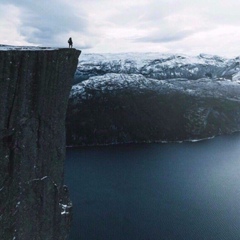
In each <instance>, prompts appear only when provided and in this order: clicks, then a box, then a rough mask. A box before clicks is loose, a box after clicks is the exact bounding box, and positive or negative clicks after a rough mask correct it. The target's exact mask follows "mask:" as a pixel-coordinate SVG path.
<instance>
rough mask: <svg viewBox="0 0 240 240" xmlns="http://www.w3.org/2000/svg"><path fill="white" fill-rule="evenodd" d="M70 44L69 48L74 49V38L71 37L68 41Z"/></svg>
mask: <svg viewBox="0 0 240 240" xmlns="http://www.w3.org/2000/svg"><path fill="white" fill-rule="evenodd" d="M68 44H69V48H72V46H73V41H72V38H71V37H70V38H69V39H68Z"/></svg>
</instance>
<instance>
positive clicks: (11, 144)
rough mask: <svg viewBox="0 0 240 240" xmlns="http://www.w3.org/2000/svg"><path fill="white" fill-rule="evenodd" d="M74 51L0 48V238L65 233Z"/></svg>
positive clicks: (58, 238) (55, 236)
mask: <svg viewBox="0 0 240 240" xmlns="http://www.w3.org/2000/svg"><path fill="white" fill-rule="evenodd" d="M79 54H80V51H78V50H75V49H50V48H31V47H29V48H28V47H10V46H7V47H5V46H2V47H1V48H0V160H1V168H0V239H3V240H12V239H16V240H26V239H33V240H35V239H36V240H37V239H44V240H48V239H49V240H50V239H51V240H53V239H55V240H61V239H66V238H67V236H68V233H69V229H70V222H71V201H70V200H69V196H68V191H66V187H65V186H63V164H64V158H65V111H66V107H67V100H68V96H69V91H70V85H71V82H72V79H73V75H74V72H75V70H76V66H77V62H78V56H79Z"/></svg>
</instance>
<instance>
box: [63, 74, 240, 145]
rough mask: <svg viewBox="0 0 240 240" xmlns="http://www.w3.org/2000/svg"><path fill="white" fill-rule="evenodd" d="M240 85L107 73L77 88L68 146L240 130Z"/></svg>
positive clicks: (72, 98)
mask: <svg viewBox="0 0 240 240" xmlns="http://www.w3.org/2000/svg"><path fill="white" fill-rule="evenodd" d="M239 96H240V84H239V82H238V81H234V80H229V79H222V78H215V79H210V78H201V79H198V80H188V79H186V78H178V79H171V80H156V79H150V78H146V77H144V76H142V75H141V74H113V73H109V74H105V75H102V76H96V77H91V78H90V79H89V80H86V81H83V82H81V83H79V84H76V85H74V86H73V88H72V91H71V95H70V101H69V107H68V114H67V144H68V145H85V144H86V145H98V144H117V143H130V142H155V141H184V140H197V139H203V138H209V137H213V136H216V135H221V134H230V133H233V132H236V131H240V97H239Z"/></svg>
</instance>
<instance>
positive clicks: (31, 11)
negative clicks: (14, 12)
mask: <svg viewBox="0 0 240 240" xmlns="http://www.w3.org/2000/svg"><path fill="white" fill-rule="evenodd" d="M3 3H6V4H13V5H15V6H17V7H18V8H20V9H21V15H20V17H21V23H22V24H21V26H20V29H19V32H20V33H21V35H23V36H24V37H25V39H26V40H27V41H28V42H30V43H33V44H45V45H54V44H57V43H56V42H54V38H55V37H56V35H58V34H63V33H67V32H69V31H76V32H80V33H86V32H87V31H88V21H87V20H86V17H85V15H84V13H83V12H80V13H76V12H75V9H73V8H71V7H70V6H68V5H65V4H63V3H61V2H60V1H57V0H48V1H29V0H21V1H19V0H7V1H6V0H3Z"/></svg>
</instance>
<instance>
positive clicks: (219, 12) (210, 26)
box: [0, 0, 240, 57]
mask: <svg viewBox="0 0 240 240" xmlns="http://www.w3.org/2000/svg"><path fill="white" fill-rule="evenodd" d="M0 12H1V14H0V39H1V40H0V44H9V45H38V46H54V47H64V46H67V40H68V38H69V37H70V36H71V37H72V39H73V43H74V47H76V48H79V49H82V50H83V51H84V52H93V53H94V52H95V53H102V52H162V53H184V54H191V55H196V54H199V53H209V54H217V55H221V56H227V57H235V56H239V55H240V13H239V12H240V1H239V0H41V1H40V0H34V1H33V0H1V2H0Z"/></svg>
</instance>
